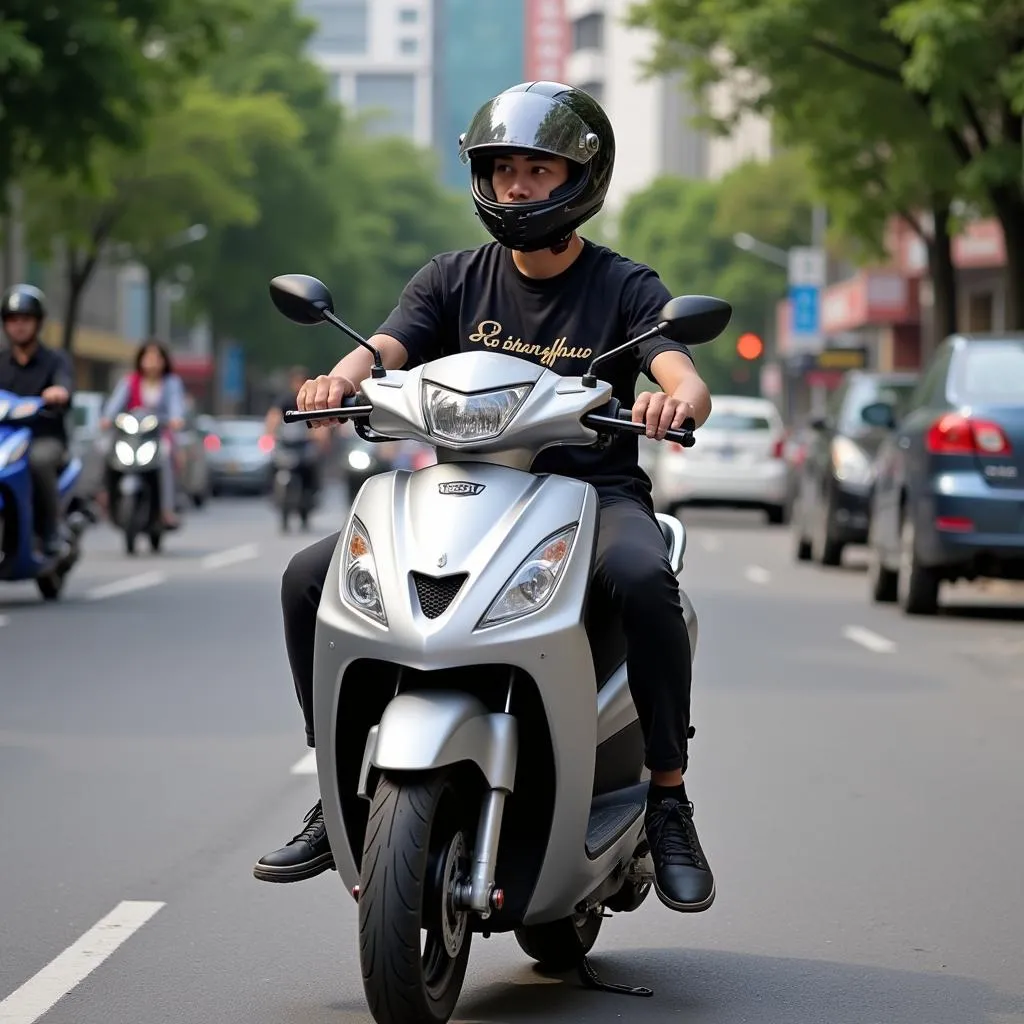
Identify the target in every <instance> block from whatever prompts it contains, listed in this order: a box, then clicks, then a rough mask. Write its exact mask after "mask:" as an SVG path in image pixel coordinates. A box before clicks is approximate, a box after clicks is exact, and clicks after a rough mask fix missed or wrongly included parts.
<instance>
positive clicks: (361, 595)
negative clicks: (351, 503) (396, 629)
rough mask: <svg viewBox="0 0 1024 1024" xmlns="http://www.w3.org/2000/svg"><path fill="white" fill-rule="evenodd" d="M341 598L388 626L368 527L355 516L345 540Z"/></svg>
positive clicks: (357, 609)
mask: <svg viewBox="0 0 1024 1024" xmlns="http://www.w3.org/2000/svg"><path fill="white" fill-rule="evenodd" d="M341 597H342V600H344V601H345V602H346V603H347V604H349V605H350V606H351V607H353V608H355V610H356V611H359V612H362V613H363V614H364V615H366V616H368V617H369V618H371V619H373V620H374V621H375V622H379V623H380V624H381V625H382V626H386V625H387V624H388V617H387V615H386V614H385V612H384V601H383V599H382V598H381V595H380V582H379V581H378V579H377V564H376V562H374V560H373V548H371V547H370V538H369V536H368V534H367V532H366V527H364V526H363V524H362V523H361V522H360V521H359V520H358V519H357V518H356V517H355V516H353V517H352V526H351V527H350V528H349V532H348V538H347V539H346V541H345V562H344V565H343V568H342V574H341Z"/></svg>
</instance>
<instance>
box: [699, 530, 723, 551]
mask: <svg viewBox="0 0 1024 1024" xmlns="http://www.w3.org/2000/svg"><path fill="white" fill-rule="evenodd" d="M697 540H698V541H699V542H700V546H701V547H702V548H703V549H704V550H705V551H721V549H722V542H721V541H720V540H719V539H718V538H717V537H716V536H715V535H714V534H713V533H709V534H708V535H707V536H703V537H698V538H697Z"/></svg>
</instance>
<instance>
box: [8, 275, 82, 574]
mask: <svg viewBox="0 0 1024 1024" xmlns="http://www.w3.org/2000/svg"><path fill="white" fill-rule="evenodd" d="M45 319H46V297H45V296H44V295H43V293H42V292H41V291H40V290H39V289H38V288H36V287H34V286H33V285H30V284H16V285H15V286H14V287H13V288H9V289H8V290H7V291H6V292H5V293H4V297H3V300H2V301H0V320H2V321H3V330H4V334H5V335H6V337H7V341H8V343H9V346H10V347H9V348H8V350H7V351H4V352H0V391H10V392H13V393H14V394H16V395H22V396H24V397H26V398H27V397H29V396H32V397H41V398H42V399H43V400H44V401H45V402H46V404H47V406H49V408H48V409H46V410H44V411H43V412H42V413H41V414H40V415H39V416H37V417H36V418H35V419H33V420H32V421H31V423H30V424H29V427H30V429H31V430H32V445H31V447H30V448H29V456H28V459H29V468H30V470H31V473H32V505H33V509H34V511H35V519H36V522H35V527H36V533H37V534H38V536H39V540H40V547H41V548H42V551H43V554H45V555H49V556H54V555H57V554H59V553H60V547H61V545H60V534H59V532H58V523H59V517H60V494H59V487H58V484H59V482H60V471H61V467H62V466H63V465H64V463H65V462H66V461H67V457H68V433H67V424H66V422H65V418H66V415H67V410H68V406H69V404H70V402H71V395H72V393H73V391H74V374H73V372H72V368H71V360H70V359H69V358H68V356H67V353H66V352H62V351H60V350H58V349H52V348H48V347H47V346H46V345H44V344H43V343H42V341H40V339H39V334H40V331H41V330H42V327H43V321H44V320H45Z"/></svg>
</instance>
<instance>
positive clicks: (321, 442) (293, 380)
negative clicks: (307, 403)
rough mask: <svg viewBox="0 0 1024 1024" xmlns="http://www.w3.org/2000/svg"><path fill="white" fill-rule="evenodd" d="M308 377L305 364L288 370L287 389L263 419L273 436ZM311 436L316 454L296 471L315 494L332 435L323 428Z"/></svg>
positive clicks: (302, 463)
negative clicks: (321, 462)
mask: <svg viewBox="0 0 1024 1024" xmlns="http://www.w3.org/2000/svg"><path fill="white" fill-rule="evenodd" d="M308 377H309V372H308V371H307V370H306V367H304V366H293V367H292V368H291V369H290V370H289V371H288V386H287V389H286V390H285V391H282V392H281V394H279V395H278V396H277V397H276V398H275V399H274V401H273V402H272V403H271V406H270V408H269V409H268V410H267V415H266V416H265V417H264V420H263V426H264V429H265V430H266V432H267V434H269V435H270V436H271V437H274V435H275V434H276V433H277V428H278V427H280V426H281V424H282V423H283V422H284V412H285V410H286V409H294V408H295V396H296V395H297V394H298V392H299V388H301V387H302V385H303V384H305V383H306V380H307V378H308ZM309 436H310V440H311V441H312V442H313V445H314V450H315V452H316V455H315V457H314V458H312V459H303V460H302V462H300V463H299V465H298V467H297V469H296V472H297V473H298V474H299V477H300V479H301V480H302V485H303V487H305V488H307V489H308V490H309V492H310V493H311V494H314V495H315V494H317V493H318V492H319V490H320V460H321V458H322V457H323V455H324V453H325V452H326V451H327V449H328V447H329V445H330V440H331V439H330V435H329V434H328V433H327V432H326V431H323V430H320V431H317V432H316V433H311V434H310V435H309Z"/></svg>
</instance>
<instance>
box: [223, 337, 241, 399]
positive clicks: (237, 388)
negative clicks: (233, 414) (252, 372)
mask: <svg viewBox="0 0 1024 1024" xmlns="http://www.w3.org/2000/svg"><path fill="white" fill-rule="evenodd" d="M220 386H221V396H222V397H223V399H224V401H225V402H231V403H234V402H240V401H241V400H242V399H243V398H244V397H245V350H244V349H243V348H242V346H241V345H239V344H237V343H234V342H231V343H229V344H227V345H225V346H224V348H223V355H222V362H221V385H220Z"/></svg>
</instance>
